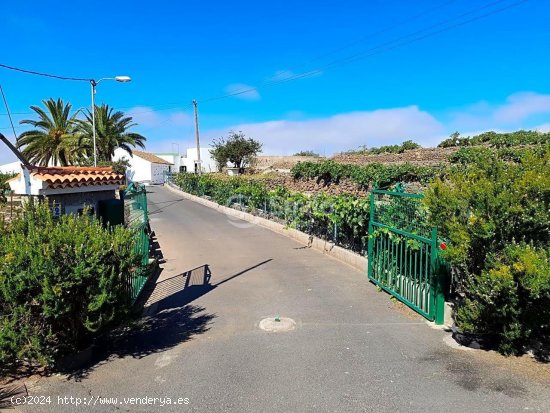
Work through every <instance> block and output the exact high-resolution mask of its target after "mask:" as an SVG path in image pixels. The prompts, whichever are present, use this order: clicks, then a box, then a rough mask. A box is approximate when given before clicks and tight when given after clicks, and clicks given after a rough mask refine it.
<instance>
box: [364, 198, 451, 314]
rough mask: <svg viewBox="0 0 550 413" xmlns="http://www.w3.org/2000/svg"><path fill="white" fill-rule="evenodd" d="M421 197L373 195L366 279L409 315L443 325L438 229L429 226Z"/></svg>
mask: <svg viewBox="0 0 550 413" xmlns="http://www.w3.org/2000/svg"><path fill="white" fill-rule="evenodd" d="M422 198H423V195H421V194H411V193H405V192H402V191H399V190H398V191H384V190H373V191H372V192H371V198H370V221H369V236H368V276H369V279H370V280H371V281H372V282H373V283H375V284H376V285H377V286H379V287H380V288H382V289H383V290H385V291H387V292H388V293H390V294H392V295H393V296H395V297H396V298H397V299H399V300H400V301H402V302H403V303H405V304H406V305H408V306H409V307H411V308H412V309H413V310H415V311H416V312H418V313H419V314H421V315H422V316H424V317H426V318H427V319H428V320H431V321H435V322H436V324H443V322H444V305H445V297H444V285H445V276H446V272H445V268H444V265H443V264H442V262H441V259H440V256H439V249H440V248H441V246H443V247H444V244H441V246H440V244H439V243H438V238H437V229H436V228H432V227H429V226H428V225H427V214H426V209H425V208H424V206H423V204H422Z"/></svg>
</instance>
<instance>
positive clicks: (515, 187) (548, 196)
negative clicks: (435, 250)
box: [425, 147, 550, 354]
mask: <svg viewBox="0 0 550 413" xmlns="http://www.w3.org/2000/svg"><path fill="white" fill-rule="evenodd" d="M472 154H474V155H473V156H474V158H475V159H472V160H470V161H473V162H474V163H471V164H470V163H469V162H466V163H465V164H464V165H458V166H454V167H452V168H451V170H450V171H449V173H448V177H447V179H446V180H441V179H436V180H435V182H433V183H432V184H431V185H430V186H429V187H428V190H427V191H426V197H425V203H426V205H427V207H428V210H429V219H430V223H431V225H433V226H435V227H437V228H438V230H439V233H440V235H441V236H442V237H444V238H446V239H448V241H449V242H448V248H447V249H446V250H445V251H444V252H443V254H444V256H445V258H446V260H447V261H448V262H449V263H450V264H451V265H452V266H453V269H454V271H453V272H454V274H455V279H454V289H455V291H456V293H457V294H458V295H459V296H460V297H461V300H459V303H458V310H457V320H456V321H457V324H458V326H459V328H462V329H464V330H466V331H469V332H476V333H482V334H491V335H494V336H496V337H497V340H498V344H499V349H500V350H501V351H502V352H504V353H508V354H509V353H512V352H521V351H522V346H523V344H524V343H525V342H526V341H527V340H529V339H536V340H544V337H546V336H547V324H546V326H545V325H544V323H543V324H539V325H538V327H537V328H535V327H534V326H535V324H536V322H533V321H530V317H531V316H530V315H529V314H532V311H536V312H537V315H538V316H539V317H540V319H541V320H548V317H549V314H550V306H548V303H547V302H546V301H544V300H546V299H542V298H541V297H543V296H545V294H546V293H545V291H548V290H550V276H549V275H548V274H549V265H548V252H547V248H548V245H549V243H550V215H549V214H548V211H549V209H550V173H548V172H549V166H550V149H549V148H548V147H546V148H534V149H530V150H527V151H525V152H524V153H523V154H522V155H521V156H520V157H519V159H517V162H510V160H505V159H502V156H498V155H495V152H492V153H491V152H487V151H486V150H480V151H477V150H476V151H474V152H472ZM545 251H546V252H545ZM545 257H546V258H545ZM530 261H531V262H532V263H535V262H536V263H537V264H536V265H535V264H533V266H528V263H529V262H530ZM523 267H525V269H521V268H523ZM537 297H539V298H537ZM540 300H542V301H540ZM545 302H546V304H544V303H545ZM533 305H535V307H532V306H533ZM533 323H535V324H533ZM545 331H546V332H545Z"/></svg>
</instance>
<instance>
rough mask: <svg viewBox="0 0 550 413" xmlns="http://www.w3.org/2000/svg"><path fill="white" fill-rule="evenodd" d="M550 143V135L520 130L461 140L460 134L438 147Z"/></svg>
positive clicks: (452, 136) (483, 134)
mask: <svg viewBox="0 0 550 413" xmlns="http://www.w3.org/2000/svg"><path fill="white" fill-rule="evenodd" d="M548 142H550V133H542V132H538V131H525V130H520V131H516V132H510V133H497V132H492V131H491V132H484V133H481V134H479V135H475V136H472V137H470V136H468V137H464V138H461V137H460V134H459V133H458V132H455V133H453V134H452V135H451V136H450V137H449V138H448V139H445V140H444V141H443V142H441V143H440V144H439V145H438V147H440V148H450V147H457V146H476V145H486V146H490V147H493V148H504V147H512V146H519V145H537V144H546V143H548Z"/></svg>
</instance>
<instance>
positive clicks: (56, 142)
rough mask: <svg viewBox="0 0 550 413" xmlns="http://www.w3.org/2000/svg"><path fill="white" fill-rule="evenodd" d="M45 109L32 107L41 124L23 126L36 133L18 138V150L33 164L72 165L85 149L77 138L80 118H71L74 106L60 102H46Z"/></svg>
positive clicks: (33, 123)
mask: <svg viewBox="0 0 550 413" xmlns="http://www.w3.org/2000/svg"><path fill="white" fill-rule="evenodd" d="M42 103H43V104H44V106H45V109H43V108H40V107H38V106H31V109H32V110H33V111H35V112H36V114H37V115H38V120H32V119H25V120H22V121H21V122H19V123H21V124H22V125H31V126H33V127H34V128H35V129H33V130H30V131H26V132H23V133H22V134H21V135H19V137H18V138H17V145H16V146H17V148H18V149H22V151H21V152H22V154H23V156H25V157H26V158H27V159H28V160H29V162H31V163H35V164H38V165H42V166H47V165H48V163H49V162H50V161H51V162H53V163H54V164H56V165H61V166H67V165H70V164H71V162H72V159H73V158H74V157H75V156H78V154H79V152H81V149H80V148H79V146H78V140H77V139H76V137H75V134H74V132H75V126H76V123H75V121H76V114H72V115H71V104H70V103H67V104H65V103H64V102H63V100H61V99H60V98H59V99H57V100H54V99H53V98H50V99H48V100H43V101H42Z"/></svg>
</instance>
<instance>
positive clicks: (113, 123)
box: [77, 104, 146, 161]
mask: <svg viewBox="0 0 550 413" xmlns="http://www.w3.org/2000/svg"><path fill="white" fill-rule="evenodd" d="M85 116H86V119H85V120H79V121H77V122H78V132H79V134H80V145H81V146H82V147H84V148H85V149H86V152H87V154H88V156H93V141H92V140H93V134H92V113H91V111H89V110H88V113H86V115H85ZM136 125H137V124H136V123H134V122H133V121H132V117H131V116H125V115H124V113H122V112H120V111H116V112H114V111H113V108H111V107H109V105H104V104H102V105H101V106H96V107H95V133H96V146H97V159H98V161H110V160H111V158H112V156H113V154H114V152H115V149H116V148H122V149H124V150H125V151H127V152H128V153H129V154H130V155H131V154H132V147H136V146H138V147H140V148H145V141H146V138H145V137H144V136H142V135H140V134H139V133H134V132H128V129H130V128H132V127H133V126H136Z"/></svg>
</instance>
